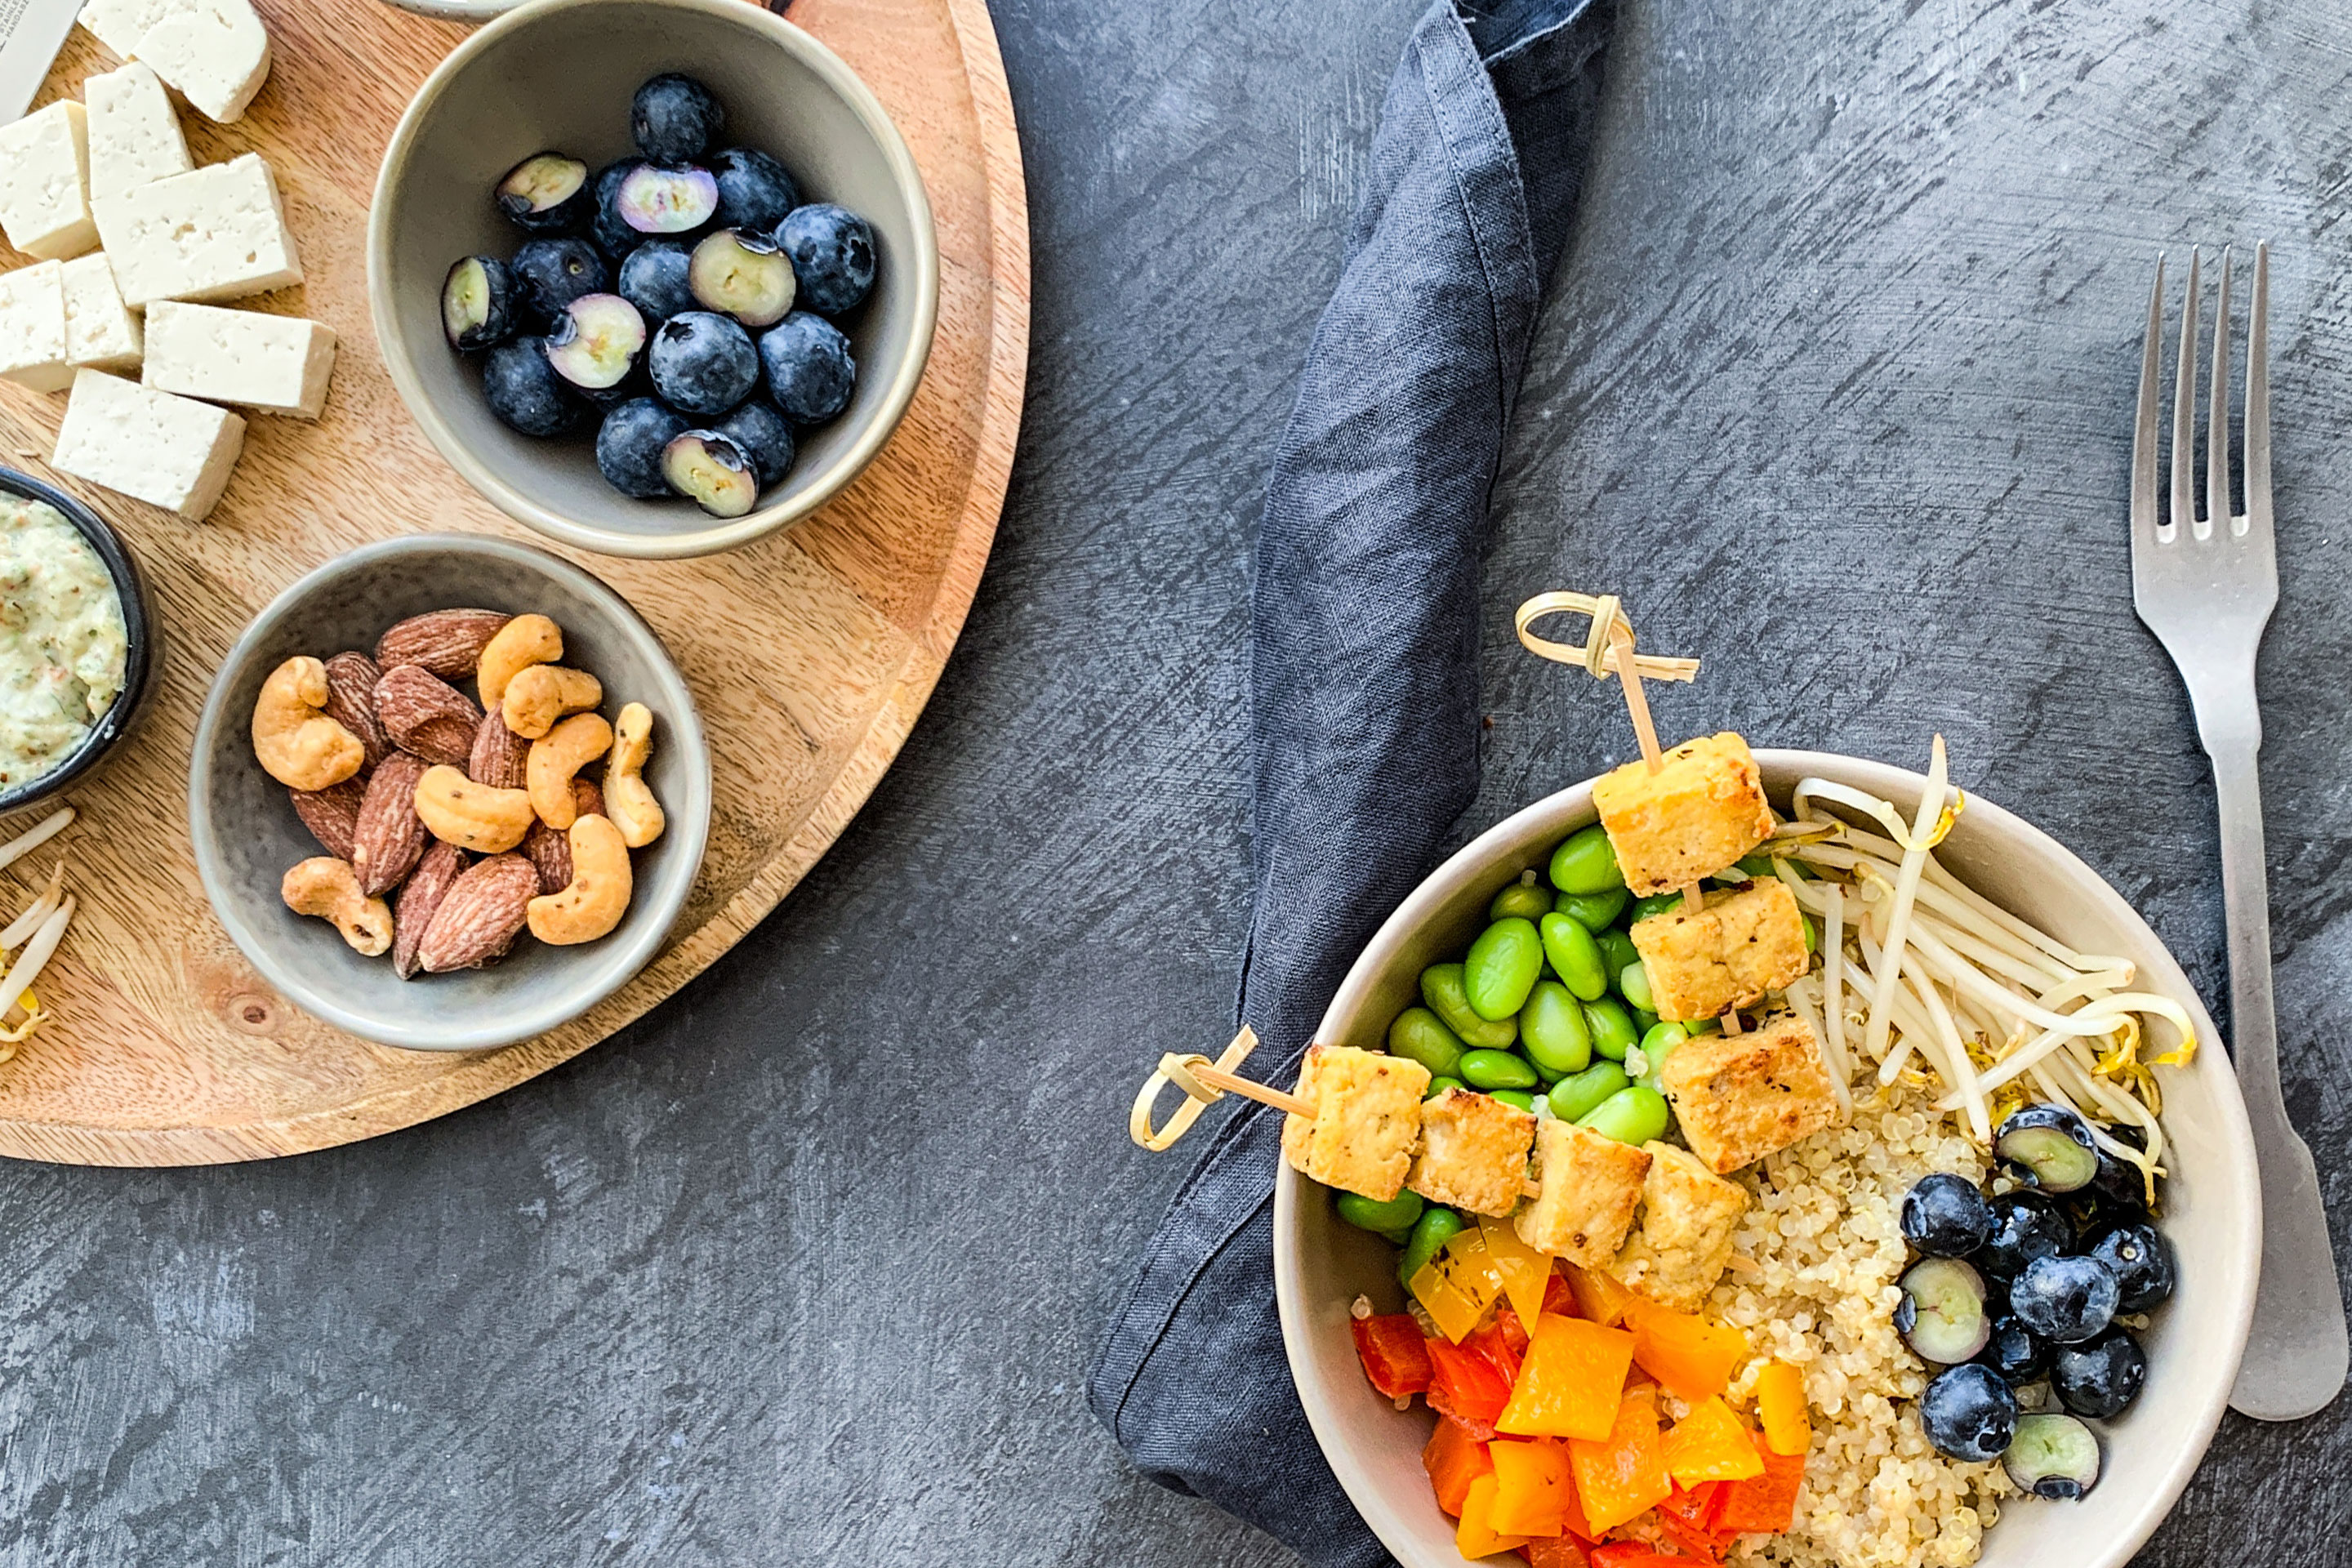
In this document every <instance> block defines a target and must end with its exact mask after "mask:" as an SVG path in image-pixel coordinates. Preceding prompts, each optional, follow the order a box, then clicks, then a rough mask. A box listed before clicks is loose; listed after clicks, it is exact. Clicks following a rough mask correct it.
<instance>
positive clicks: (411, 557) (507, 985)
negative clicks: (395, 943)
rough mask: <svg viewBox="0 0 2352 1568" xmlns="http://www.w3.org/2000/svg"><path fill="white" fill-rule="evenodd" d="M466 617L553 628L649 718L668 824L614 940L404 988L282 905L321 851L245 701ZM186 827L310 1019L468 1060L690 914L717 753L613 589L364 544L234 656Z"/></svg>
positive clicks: (617, 977)
mask: <svg viewBox="0 0 2352 1568" xmlns="http://www.w3.org/2000/svg"><path fill="white" fill-rule="evenodd" d="M457 605H472V606H478V607H481V608H485V609H493V610H505V611H508V612H509V613H512V614H517V615H520V614H521V613H523V612H525V611H529V610H536V611H538V612H539V613H540V614H541V615H543V616H550V617H551V618H552V619H553V620H554V621H555V623H556V624H557V625H558V626H562V628H563V652H564V662H565V663H567V664H570V665H573V666H575V667H577V668H582V669H585V670H587V671H589V672H590V673H591V674H593V675H594V676H596V677H597V678H598V679H600V680H602V681H603V682H604V690H605V693H606V698H605V704H604V710H605V712H606V714H607V715H608V716H609V715H610V714H612V713H614V712H617V711H618V710H619V705H620V704H621V703H623V702H631V701H635V702H642V703H644V704H645V705H646V707H648V708H650V709H652V710H653V713H654V750H653V757H652V760H651V761H650V762H649V763H647V765H646V782H647V783H648V784H651V785H652V786H653V790H654V795H655V796H656V798H657V799H659V800H660V802H661V804H662V809H663V810H664V812H665V813H666V814H667V816H668V819H669V822H668V826H667V829H666V830H665V831H664V832H663V834H662V836H661V837H659V838H657V839H656V840H655V841H654V842H653V843H652V844H651V845H649V846H647V847H645V848H643V849H639V850H637V851H635V854H634V856H633V860H634V865H635V883H636V889H635V898H633V899H632V900H630V902H629V912H628V913H627V914H626V915H625V916H624V917H623V918H622V921H621V924H620V927H619V929H617V930H615V931H614V932H613V933H612V934H611V935H609V936H607V937H605V938H604V939H603V940H602V941H599V942H585V943H583V944H582V945H580V946H578V947H568V948H555V947H546V946H542V945H541V944H540V943H539V942H533V941H530V939H529V938H527V937H526V938H524V939H523V940H521V941H520V942H517V943H516V946H515V952H514V953H513V954H512V955H511V956H510V957H509V958H507V959H506V960H505V961H504V962H502V963H496V964H493V965H491V966H490V967H489V968H488V969H478V970H469V971H465V972H461V973H455V974H419V975H418V976H416V977H415V979H413V980H402V979H401V978H399V977H398V976H397V975H395V974H394V973H393V969H392V963H391V961H390V960H389V959H384V958H362V957H361V956H360V955H359V954H358V953H356V952H352V950H351V949H350V948H349V947H347V946H345V945H344V943H343V939H342V938H341V936H340V935H338V934H337V933H336V931H335V929H334V928H333V927H332V926H331V925H329V924H328V923H327V922H326V921H320V920H310V919H305V918H302V917H300V916H298V915H295V914H293V913H292V912H291V911H289V910H288V909H287V908H286V906H285V904H284V903H283V902H282V901H281V900H280V899H279V897H278V882H279V879H281V878H283V877H284V875H285V874H286V869H287V868H288V867H289V866H292V865H293V864H295V862H297V861H299V860H303V859H307V858H310V856H313V855H318V854H322V853H324V851H322V850H321V849H320V847H319V845H318V843H317V841H316V840H315V839H313V838H312V837H310V833H309V831H308V830H307V829H305V828H304V827H303V826H302V824H301V822H300V821H299V819H298V818H296V816H295V815H294V810H293V807H292V805H290V804H289V802H288V800H287V795H286V787H285V786H284V785H283V784H279V783H278V781H277V780H275V779H273V778H271V777H270V776H269V775H268V773H264V772H262V770H261V764H260V763H258V762H257V761H255V760H254V755H253V742H252V739H251V735H250V730H249V726H250V724H251V721H252V715H253V704H254V700H255V698H256V697H257V695H258V694H259V692H260V689H261V683H262V681H263V680H264V679H267V678H268V674H269V672H270V671H271V670H273V669H275V668H278V665H280V664H281V663H283V662H284V661H286V660H287V659H289V658H293V657H294V656H295V655H297V654H306V653H307V654H310V655H311V656H312V657H314V658H330V657H331V656H333V655H334V654H337V653H340V652H341V651H342V650H343V649H345V648H361V649H367V648H373V647H374V646H375V639H376V637H378V636H379V635H380V634H381V633H382V632H383V629H384V628H385V627H386V626H390V625H391V624H392V623H393V622H394V621H397V620H400V619H403V618H404V617H405V616H413V615H417V614H420V613H422V612H424V611H426V610H437V609H446V608H450V607H452V606H457ZM188 827H189V832H190V835H191V837H193V838H194V844H195V851H196V869H197V870H198V872H199V873H201V874H202V876H203V878H204V883H205V894H206V896H207V897H209V898H210V899H211V900H212V904H213V910H214V912H215V913H216V914H218V915H219V916H220V921H221V924H222V925H224V926H225V927H226V928H227V930H228V934H229V936H230V937H231V938H232V939H233V940H234V941H235V942H236V945H237V947H238V948H239V949H240V950H242V951H243V952H244V953H245V955H246V957H247V959H249V960H251V961H252V963H253V966H254V967H255V968H256V969H257V970H259V971H260V972H261V973H262V976H263V977H264V978H265V979H267V980H268V982H269V983H270V984H272V985H274V986H276V987H277V988H278V992H279V993H280V994H282V995H284V996H285V997H286V998H287V999H288V1000H289V1001H290V1002H292V1003H294V1004H295V1005H297V1006H299V1007H300V1008H301V1009H302V1010H303V1011H305V1012H307V1013H310V1014H311V1015H312V1016H315V1017H319V1018H323V1019H325V1020H326V1021H327V1022H329V1023H331V1024H333V1025H335V1026H338V1027H340V1028H343V1029H348V1030H350V1031H351V1032H352V1034H354V1035H361V1036H364V1037H367V1038H368V1039H371V1040H377V1041H380V1042H382V1043H383V1044H384V1045H387V1046H404V1047H409V1048H410V1049H413V1050H428V1051H469V1050H481V1049H485V1048H487V1047H492V1046H504V1045H511V1044H513V1043H514V1042H515V1041H517V1040H523V1039H529V1038H530V1037H532V1036H534V1035H541V1034H544V1033H546V1032H547V1031H548V1030H550V1029H552V1028H554V1027H555V1026H557V1025H559V1024H562V1023H564V1022H566V1021H567V1020H569V1019H571V1018H572V1017H574V1016H578V1015H579V1014H581V1013H583V1012H585V1011H587V1010H588V1009H589V1008H590V1007H592V1006H593V1005H595V1004H597V1003H598V1002H601V1001H603V1000H604V998H605V997H606V996H609V995H611V994H613V993H614V991H617V990H619V989H620V988H621V987H622V986H623V985H625V984H627V983H628V981H629V979H630V977H631V976H633V975H635V973H637V971H638V970H640V969H643V968H644V967H645V966H646V963H647V962H648V961H650V960H651V959H652V958H653V956H654V954H655V953H656V952H658V951H660V948H661V945H662V942H663V939H664V938H665V937H666V936H667V934H668V932H669V929H670V927H671V926H672V924H674V923H675V922H676V921H677V915H678V911H679V910H681V909H683V908H684V907H685V905H686V899H687V894H688V892H689V891H691V890H692V889H693V887H694V879H695V873H696V872H697V871H698V869H699V868H700V867H701V865H702V851H703V846H704V844H705V842H706V841H707V840H708V839H709V833H710V753H709V748H708V746H707V745H706V743H705V742H704V740H703V734H702V722H701V720H700V719H699V718H698V717H697V716H696V713H695V710H694V699H693V698H692V696H691V695H689V694H688V691H687V689H686V681H685V679H683V678H682V677H680V676H679V674H678V672H677V666H676V665H674V664H672V663H671V662H670V658H669V655H668V654H667V652H665V651H664V650H663V648H662V645H661V640H660V639H659V638H658V637H656V636H655V635H654V631H653V628H652V627H651V626H647V625H646V623H645V622H644V620H642V619H641V618H640V617H639V616H638V615H637V613H636V612H635V610H633V609H631V608H630V607H629V606H628V604H627V602H626V601H625V600H624V599H623V598H622V597H621V596H620V595H618V594H615V593H614V592H613V590H612V589H610V588H608V587H606V586H605V585H604V584H603V583H601V582H599V581H597V580H596V579H595V578H594V577H593V576H591V575H589V574H587V573H585V572H583V571H582V570H580V568H578V567H577V566H574V565H572V564H571V563H569V562H565V561H559V560H557V559H556V558H555V557H554V556H552V555H550V554H549V553H547V552H545V551H543V550H539V549H536V548H534V547H532V546H530V545H528V544H515V543H509V542H507V541H504V540H499V539H483V538H477V537H472V536H468V535H463V534H420V535H416V536H415V537H412V538H407V539H394V540H386V541H384V542H381V543H377V544H370V545H365V546H362V548H360V549H358V550H354V551H352V552H351V553H349V554H347V555H341V556H338V557H336V558H335V559H334V560H332V561H330V562H328V563H326V564H325V565H323V566H321V567H320V568H319V569H318V570H317V571H315V572H313V573H311V574H310V575H309V576H307V577H304V578H303V579H302V580H301V581H300V582H299V583H296V584H294V585H293V586H291V587H289V588H288V589H287V590H286V591H285V592H284V593H282V594H280V595H278V597H277V598H276V599H274V600H272V601H271V602H270V604H269V605H268V608H266V609H264V610H263V611H262V612H261V614H259V615H258V616H255V617H254V620H253V624H252V625H251V626H247V627H246V629H245V635H244V636H243V637H239V638H237V640H236V647H232V648H230V649H229V651H228V657H227V658H226V659H225V660H223V662H222V664H221V668H220V674H219V675H218V676H217V677H215V679H214V681H213V689H212V692H211V694H210V695H209V696H208V697H206V698H205V710H204V716H203V717H202V718H201V719H199V720H198V721H197V723H196V737H195V745H194V760H193V762H192V763H191V764H190V766H189V770H188Z"/></svg>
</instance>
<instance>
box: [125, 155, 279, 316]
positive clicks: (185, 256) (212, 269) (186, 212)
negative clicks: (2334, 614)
mask: <svg viewBox="0 0 2352 1568" xmlns="http://www.w3.org/2000/svg"><path fill="white" fill-rule="evenodd" d="M96 211H97V213H98V231H99V233H100V236H102V237H104V238H105V240H106V254H107V255H108V257H109V258H111V259H112V260H113V262H114V279H115V281H116V282H117V283H118V284H120V285H121V289H122V299H123V302H124V303H125V304H128V305H134V306H139V305H148V304H152V303H153V302H154V301H155V300H235V299H239V298H241V297H243V296H245V295H247V294H259V293H263V292H265V291H267V290H268V289H284V288H287V287H289V286H290V285H292V284H296V283H299V282H300V281H302V263H301V260H300V259H299V257H297V256H296V254H295V250H294V237H293V236H292V235H291V234H289V233H288V232H287V230H286V216H285V213H284V211H283V209H281V208H280V206H279V205H278V182H277V181H276V180H274V179H272V178H270V174H269V165H268V164H267V163H263V162H262V161H261V160H260V159H259V158H258V157H257V156H256V155H254V154H253V153H247V154H245V156H243V157H242V158H233V159H231V160H230V161H229V162H227V163H207V164H206V165H205V166H204V167H203V168H201V169H193V170H190V171H189V172H188V173H187V174H174V175H173V176H172V177H171V178H170V179H168V180H157V181H156V182H155V183H154V184H151V185H142V186H140V187H139V188H138V189H137V190H134V191H127V192H125V193H123V194H122V195H114V196H102V197H100V199H99V201H98V203H97V206H96Z"/></svg>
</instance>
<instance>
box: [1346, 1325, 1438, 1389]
mask: <svg viewBox="0 0 2352 1568" xmlns="http://www.w3.org/2000/svg"><path fill="white" fill-rule="evenodd" d="M1348 1329H1349V1332H1351V1333H1353V1334H1354V1335H1355V1336H1356V1355H1357V1357H1358V1358H1359V1359H1360V1360H1361V1361H1362V1362H1363V1363H1364V1375H1365V1376H1366V1377H1368V1378H1370V1379H1371V1381H1372V1386H1373V1387H1374V1388H1377V1389H1379V1390H1380V1391H1381V1394H1385V1395H1387V1396H1388V1397H1389V1398H1391V1399H1402V1398H1403V1397H1404V1396H1405V1395H1406V1394H1421V1393H1424V1392H1426V1391H1427V1389H1428V1387H1429V1352H1428V1350H1427V1349H1426V1348H1425V1347H1424V1346H1423V1343H1422V1338H1421V1325H1420V1324H1419V1323H1418V1322H1415V1321H1413V1317H1412V1313H1410V1312H1383V1313H1381V1314H1380V1315H1379V1316H1378V1317H1371V1318H1350V1319H1349V1320H1348Z"/></svg>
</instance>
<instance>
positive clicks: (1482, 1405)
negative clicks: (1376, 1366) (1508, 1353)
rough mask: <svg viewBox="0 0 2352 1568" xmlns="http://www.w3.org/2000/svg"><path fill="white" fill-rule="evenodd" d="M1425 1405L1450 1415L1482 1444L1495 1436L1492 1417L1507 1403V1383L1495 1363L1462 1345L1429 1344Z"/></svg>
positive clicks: (1506, 1379)
mask: <svg viewBox="0 0 2352 1568" xmlns="http://www.w3.org/2000/svg"><path fill="white" fill-rule="evenodd" d="M1424 1348H1425V1349H1426V1350H1427V1351H1428V1352H1429V1405H1430V1408H1431V1409H1433V1410H1435V1411H1436V1412H1437V1413H1438V1414H1439V1415H1451V1416H1452V1417H1454V1419H1455V1420H1456V1421H1459V1422H1461V1423H1462V1425H1463V1426H1466V1427H1468V1428H1469V1429H1470V1435H1471V1436H1473V1437H1475V1438H1476V1439H1477V1440H1478V1441H1479V1442H1481V1443H1483V1442H1485V1441H1486V1439H1487V1438H1489V1437H1492V1436H1494V1435H1495V1417H1496V1416H1497V1415H1501V1414H1502V1413H1503V1406H1504V1405H1508V1404H1509V1403H1510V1402H1511V1380H1510V1379H1509V1378H1508V1377H1507V1376H1505V1375H1504V1374H1503V1373H1501V1372H1499V1371H1497V1370H1496V1367H1495V1363H1493V1362H1491V1361H1489V1360H1488V1359H1487V1358H1486V1356H1484V1355H1481V1354H1479V1353H1478V1352H1476V1351H1475V1350H1473V1349H1472V1348H1471V1347H1470V1345H1469V1342H1467V1341H1465V1342H1463V1343H1461V1344H1458V1345H1449V1344H1447V1343H1446V1342H1444V1340H1431V1341H1429V1342H1427V1343H1426V1345H1425V1347H1424Z"/></svg>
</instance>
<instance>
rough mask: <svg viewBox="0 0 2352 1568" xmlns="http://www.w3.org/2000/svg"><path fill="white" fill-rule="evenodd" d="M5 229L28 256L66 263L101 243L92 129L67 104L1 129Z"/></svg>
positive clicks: (0, 196)
mask: <svg viewBox="0 0 2352 1568" xmlns="http://www.w3.org/2000/svg"><path fill="white" fill-rule="evenodd" d="M0 230H5V231H6V232H7V236H8V243H9V244H11V245H13V246H15V247H16V248H17V249H19V250H21V251H23V252H24V253H25V254H26V255H27V256H37V257H39V258H42V259H43V260H45V261H62V260H64V259H65V258H67V257H68V256H79V255H80V254H81V253H82V252H83V251H85V250H88V249H89V247H91V246H93V245H96V244H97V243H98V226H97V225H96V224H95V223H93V222H92V221H91V220H90V212H89V120H88V118H87V117H86V116H85V115H84V114H83V112H82V107H81V105H80V104H79V103H76V102H74V101H73V100H71V99H62V100H58V102H56V103H52V104H50V105H49V106H48V107H47V109H39V110H34V111H33V112H32V113H30V114H27V115H26V116H25V118H24V119H22V120H19V121H16V123H14V124H13V125H0Z"/></svg>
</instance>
